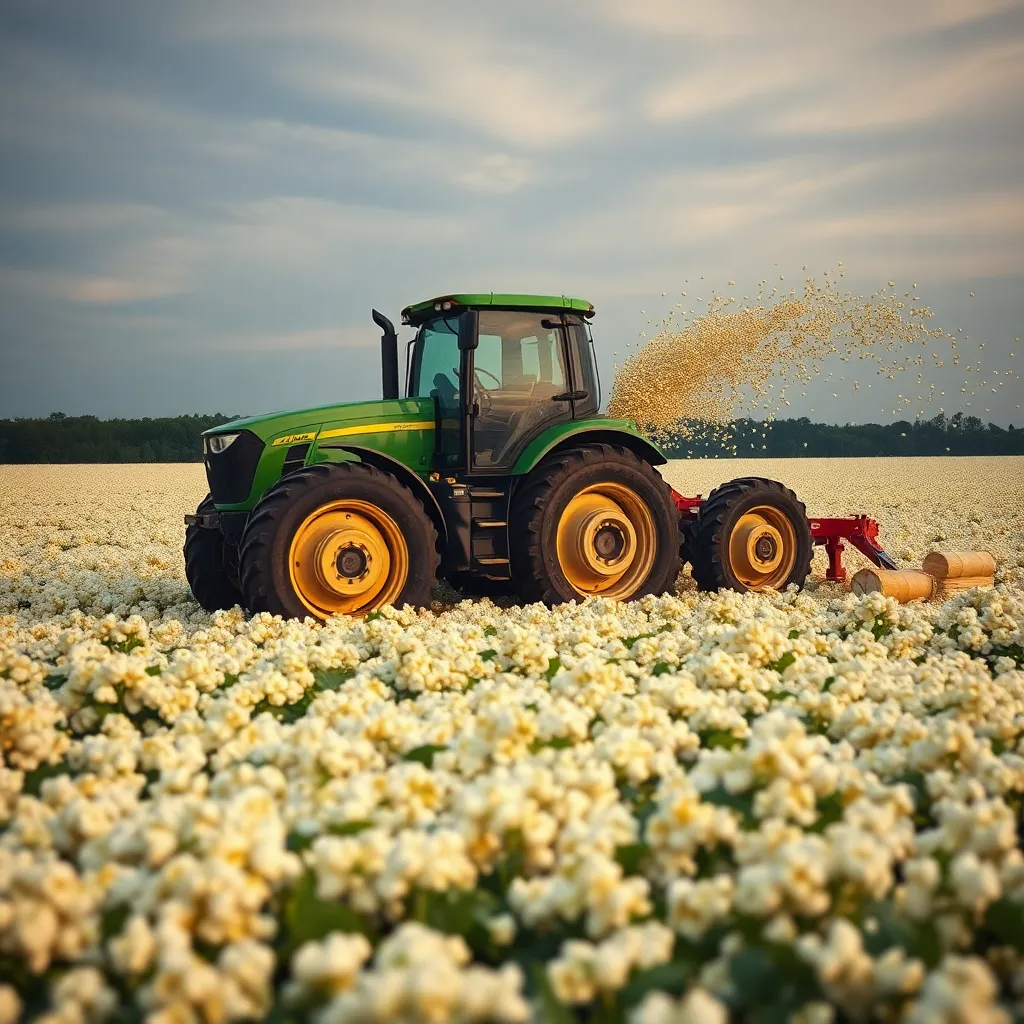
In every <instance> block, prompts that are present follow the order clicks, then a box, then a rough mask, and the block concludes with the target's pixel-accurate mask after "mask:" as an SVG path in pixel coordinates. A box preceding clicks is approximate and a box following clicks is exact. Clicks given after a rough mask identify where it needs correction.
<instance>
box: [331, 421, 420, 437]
mask: <svg viewBox="0 0 1024 1024" xmlns="http://www.w3.org/2000/svg"><path fill="white" fill-rule="evenodd" d="M433 429H434V421H433V420H415V421H413V422H412V423H363V424H360V425H359V426H355V427H335V429H334V430H323V431H321V432H320V437H319V438H318V440H320V441H323V440H324V439H325V438H328V437H350V436H351V435H352V434H384V433H388V434H393V433H396V432H397V431H399V430H433Z"/></svg>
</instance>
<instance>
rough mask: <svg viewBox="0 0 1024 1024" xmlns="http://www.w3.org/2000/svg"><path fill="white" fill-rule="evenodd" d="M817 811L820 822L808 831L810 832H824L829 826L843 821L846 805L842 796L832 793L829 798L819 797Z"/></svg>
mask: <svg viewBox="0 0 1024 1024" xmlns="http://www.w3.org/2000/svg"><path fill="white" fill-rule="evenodd" d="M817 809H818V820H817V821H815V822H814V824H813V825H811V826H810V827H809V828H808V829H807V831H808V832H824V831H825V829H826V828H828V826H829V825H833V824H835V822H837V821H842V820H843V811H844V810H845V805H844V804H843V798H842V795H841V794H839V793H830V794H829V795H828V796H823V797H819V799H818V802H817Z"/></svg>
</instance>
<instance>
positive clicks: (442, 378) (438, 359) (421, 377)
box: [409, 316, 459, 413]
mask: <svg viewBox="0 0 1024 1024" xmlns="http://www.w3.org/2000/svg"><path fill="white" fill-rule="evenodd" d="M458 393H459V317H458V316H443V317H438V318H437V319H436V320H430V321H428V322H427V323H425V324H424V325H423V326H422V327H421V328H420V332H419V334H418V335H417V336H416V343H415V345H414V346H413V350H412V366H411V367H410V371H409V397H410V398H433V397H437V398H440V399H441V409H442V411H445V410H450V411H452V412H453V413H454V412H455V411H456V410H457V401H456V399H457V397H458Z"/></svg>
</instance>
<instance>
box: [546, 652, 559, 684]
mask: <svg viewBox="0 0 1024 1024" xmlns="http://www.w3.org/2000/svg"><path fill="white" fill-rule="evenodd" d="M561 668H562V659H561V658H559V657H558V656H557V655H556V656H555V657H554V658H549V659H548V667H547V671H546V672H545V673H544V675H545V676H546V677H547V680H548V682H549V683H550V682H551V680H552V679H554V678H555V676H556V675H558V672H559V670H560V669H561Z"/></svg>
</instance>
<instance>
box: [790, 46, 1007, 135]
mask: <svg viewBox="0 0 1024 1024" xmlns="http://www.w3.org/2000/svg"><path fill="white" fill-rule="evenodd" d="M1022 92H1024V41H1022V40H1020V39H1012V40H1009V41H1007V42H999V43H996V44H993V45H990V46H988V47H985V48H979V49H978V50H976V51H972V52H967V53H964V54H958V55H954V56H948V57H943V58H942V59H941V60H936V58H935V57H934V56H933V55H932V56H925V55H918V56H917V58H916V59H913V60H911V59H902V60H899V61H892V62H889V63H888V64H879V65H876V66H875V67H872V68H871V69H870V72H869V73H868V72H865V71H861V73H859V74H854V72H853V69H852V68H847V69H846V70H845V73H843V74H841V75H839V76H837V77H835V78H834V79H833V80H832V81H831V82H830V83H828V84H827V85H826V86H824V87H823V88H822V89H821V90H820V92H819V95H818V96H816V97H815V98H813V99H811V100H809V101H808V102H806V103H802V104H798V105H796V106H794V107H792V108H791V109H789V110H786V111H781V112H779V114H778V115H777V116H776V117H775V118H773V119H772V121H771V122H770V127H772V128H775V129H777V130H779V131H783V132H828V133H840V132H850V131H863V130H865V129H872V128H890V127H895V126H899V125H905V124H910V123H912V122H915V121H923V120H928V119H934V118H945V119H950V118H952V117H953V116H955V115H958V114H963V113H967V112H973V113H974V114H975V115H976V116H978V117H985V116H987V115H991V114H992V113H996V112H998V111H999V110H1008V109H1015V110H1019V108H1020V100H1019V97H1020V96H1021V94H1022Z"/></svg>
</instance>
